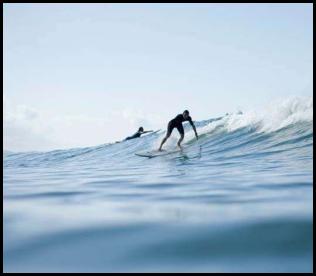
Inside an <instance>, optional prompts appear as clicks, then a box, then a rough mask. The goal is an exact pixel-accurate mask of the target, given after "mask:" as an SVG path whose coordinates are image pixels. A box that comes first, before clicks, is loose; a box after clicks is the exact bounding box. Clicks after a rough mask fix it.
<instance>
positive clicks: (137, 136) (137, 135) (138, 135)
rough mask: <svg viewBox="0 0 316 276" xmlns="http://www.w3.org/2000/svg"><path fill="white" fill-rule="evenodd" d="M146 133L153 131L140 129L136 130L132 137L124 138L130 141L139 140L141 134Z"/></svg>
mask: <svg viewBox="0 0 316 276" xmlns="http://www.w3.org/2000/svg"><path fill="white" fill-rule="evenodd" d="M147 132H153V130H147V131H144V128H143V127H140V128H139V129H138V131H137V132H136V133H135V134H134V135H132V136H129V137H127V138H125V140H131V139H135V138H139V137H140V136H141V135H142V134H144V133H147Z"/></svg>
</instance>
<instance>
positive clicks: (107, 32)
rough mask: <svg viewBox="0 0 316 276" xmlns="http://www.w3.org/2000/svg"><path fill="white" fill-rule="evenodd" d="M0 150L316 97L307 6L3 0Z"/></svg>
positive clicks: (87, 142)
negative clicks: (0, 141)
mask: <svg viewBox="0 0 316 276" xmlns="http://www.w3.org/2000/svg"><path fill="white" fill-rule="evenodd" d="M3 7H4V18H3V22H4V27H3V32H4V33H3V36H4V43H3V58H4V61H3V70H4V72H3V79H4V84H3V88H4V92H3V99H4V119H3V128H4V150H10V151H45V150H53V149H62V148H74V147H86V146H94V145H99V144H104V143H108V142H113V141H117V140H122V139H124V138H125V137H126V136H130V135H131V134H133V133H135V132H136V131H137V129H138V127H140V126H143V127H144V128H145V130H146V129H154V130H156V129H165V128H166V126H167V123H168V121H169V120H171V119H172V118H174V117H175V116H176V115H177V114H179V113H182V112H183V110H185V109H188V110H189V111H190V114H191V117H192V119H193V120H197V121H199V120H206V119H209V118H213V117H219V116H222V115H224V114H226V113H227V112H228V113H230V112H236V111H238V110H242V111H244V110H248V109H256V108H260V107H261V106H263V105H268V104H269V102H271V101H274V100H276V99H282V98H287V97H289V96H293V95H294V96H300V95H304V96H306V95H311V94H312V85H313V77H312V75H313V49H312V48H313V26H312V25H313V7H312V4H293V3H291V4H211V3H209V4H162V3H160V4H104V3H103V4H102V3H97V4H37V3H36V4H18V3H16V4H13V3H11V4H9V3H7V4H3Z"/></svg>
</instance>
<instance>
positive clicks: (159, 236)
mask: <svg viewBox="0 0 316 276" xmlns="http://www.w3.org/2000/svg"><path fill="white" fill-rule="evenodd" d="M196 125H197V131H198V133H199V136H200V137H199V140H198V141H195V139H194V135H193V132H192V130H191V128H190V126H189V125H187V124H185V130H186V134H185V139H184V143H183V145H184V150H183V152H178V153H173V154H170V155H166V156H160V157H157V158H151V159H148V158H142V157H138V156H135V154H134V153H136V152H139V151H144V150H151V149H154V148H157V147H158V145H159V143H160V141H161V139H162V137H163V136H164V134H165V131H163V130H162V131H159V132H156V133H152V134H148V135H146V136H143V137H141V138H138V139H134V140H129V141H124V142H120V143H112V144H104V145H99V146H95V147H87V148H76V149H69V150H55V151H50V152H28V153H12V152H5V153H4V271H6V272H20V271H23V272H113V271H114V272H125V271H128V272H166V271H171V272H172V271H173V272H193V271H194V272H206V271H208V272H312V225H313V212H312V210H313V209H312V205H313V197H312V192H313V169H312V163H313V104H312V99H310V100H304V101H303V100H300V99H291V100H288V101H285V102H283V103H281V104H278V105H277V106H275V108H273V107H272V108H269V110H266V111H264V112H261V113H258V112H256V113H254V112H247V113H245V114H228V115H226V116H223V117H220V118H213V119H209V120H205V121H200V122H196ZM177 139H178V133H177V132H176V130H174V132H173V134H172V137H171V138H170V139H169V140H168V142H167V143H166V146H165V148H166V149H173V148H174V147H175V145H176V141H177Z"/></svg>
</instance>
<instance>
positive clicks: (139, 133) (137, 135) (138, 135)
mask: <svg viewBox="0 0 316 276" xmlns="http://www.w3.org/2000/svg"><path fill="white" fill-rule="evenodd" d="M141 135H142V133H141V132H139V131H137V132H136V133H135V134H134V135H132V136H129V137H127V138H126V139H125V140H130V139H134V138H139V137H140V136H141Z"/></svg>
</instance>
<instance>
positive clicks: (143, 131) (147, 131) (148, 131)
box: [142, 130, 153, 134]
mask: <svg viewBox="0 0 316 276" xmlns="http://www.w3.org/2000/svg"><path fill="white" fill-rule="evenodd" d="M147 132H153V130H147V131H143V132H142V134H144V133H147Z"/></svg>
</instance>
